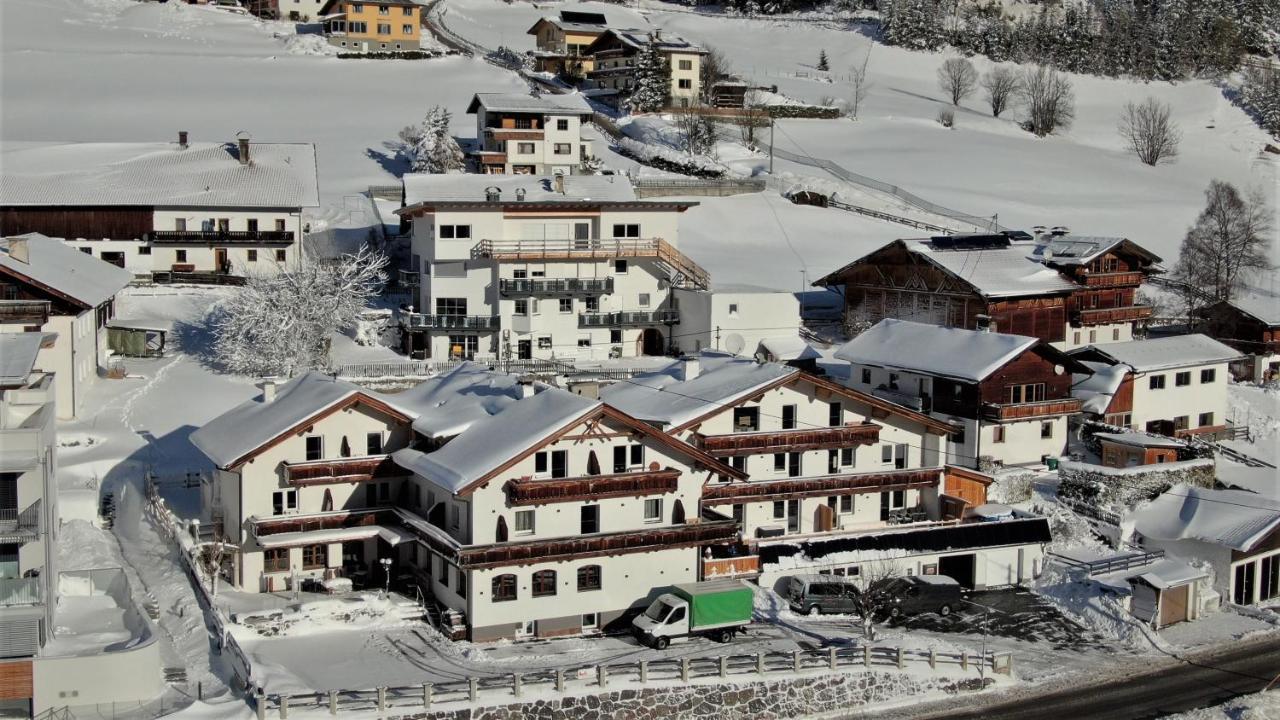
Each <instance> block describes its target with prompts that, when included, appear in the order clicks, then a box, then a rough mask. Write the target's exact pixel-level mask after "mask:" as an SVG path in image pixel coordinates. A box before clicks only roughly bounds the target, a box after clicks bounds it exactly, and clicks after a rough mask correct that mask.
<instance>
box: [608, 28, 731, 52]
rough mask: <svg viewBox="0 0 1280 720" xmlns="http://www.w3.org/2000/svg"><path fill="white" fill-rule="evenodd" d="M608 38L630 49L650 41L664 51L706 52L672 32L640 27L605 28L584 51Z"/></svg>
mask: <svg viewBox="0 0 1280 720" xmlns="http://www.w3.org/2000/svg"><path fill="white" fill-rule="evenodd" d="M610 40H616V41H617V42H618V43H619V44H621V45H624V46H626V47H628V48H631V49H632V50H639V49H641V48H643V47H645V46H646V45H648V44H649V43H650V42H651V41H652V42H653V44H654V45H656V46H657V47H658V50H659V51H660V52H664V53H689V54H695V55H706V54H707V51H706V50H704V49H703V48H702V47H700V46H699V45H696V44H694V43H691V42H689V41H688V40H685V39H684V38H682V37H680V36H679V35H676V34H674V33H670V32H667V31H666V30H657V29H649V30H645V29H641V28H611V29H609V30H606V31H605V32H604V33H603V34H602V35H600V37H598V38H596V39H595V40H594V41H592V43H591V44H590V45H588V46H587V49H586V51H585V52H586V53H587V54H591V53H593V52H595V51H596V50H598V49H599V48H598V47H597V46H603V45H607V44H609V41H610Z"/></svg>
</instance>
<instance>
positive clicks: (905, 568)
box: [760, 543, 1044, 589]
mask: <svg viewBox="0 0 1280 720" xmlns="http://www.w3.org/2000/svg"><path fill="white" fill-rule="evenodd" d="M899 553H901V554H899ZM969 554H972V555H974V556H975V560H974V587H975V588H977V589H983V588H992V587H1001V586H1006V585H1017V584H1019V583H1023V582H1027V581H1029V580H1031V579H1033V578H1035V577H1037V576H1039V574H1040V572H1041V570H1042V569H1043V567H1044V546H1043V545H1040V544H1038V543H1028V544H1026V545H1007V546H1001V547H988V548H977V549H973V550H961V551H945V550H944V551H940V552H921V553H908V552H906V551H886V552H883V553H871V552H861V551H855V552H849V553H834V554H832V555H828V556H827V557H824V558H820V559H818V560H812V561H810V560H800V561H796V560H794V559H792V558H784V559H783V560H782V562H780V563H777V564H768V565H764V566H762V568H761V574H760V586H761V587H775V585H776V584H777V583H778V581H779V580H781V579H783V578H786V577H789V576H792V575H801V574H811V573H815V572H822V571H834V570H836V569H843V570H844V571H845V572H846V574H849V573H851V571H852V569H853V568H864V567H865V568H866V569H867V572H868V573H871V572H873V569H874V571H880V570H881V569H882V568H885V567H887V566H889V567H892V568H893V572H895V573H897V574H901V575H907V574H910V575H922V574H924V566H925V565H934V564H937V563H938V561H939V559H941V558H943V557H948V556H956V555H969Z"/></svg>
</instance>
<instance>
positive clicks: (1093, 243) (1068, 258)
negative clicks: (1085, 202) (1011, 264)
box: [1027, 235, 1161, 266]
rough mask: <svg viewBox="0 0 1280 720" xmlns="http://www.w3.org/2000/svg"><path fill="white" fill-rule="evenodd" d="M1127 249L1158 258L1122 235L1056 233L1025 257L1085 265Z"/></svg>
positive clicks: (1060, 263)
mask: <svg viewBox="0 0 1280 720" xmlns="http://www.w3.org/2000/svg"><path fill="white" fill-rule="evenodd" d="M1120 251H1123V252H1126V253H1129V254H1132V255H1137V256H1138V257H1140V258H1142V259H1143V260H1146V261H1147V262H1149V263H1158V262H1160V259H1161V258H1160V256H1159V255H1156V254H1155V253H1153V252H1151V251H1150V250H1147V249H1146V248H1144V247H1142V246H1141V245H1139V244H1137V243H1135V242H1133V241H1131V240H1129V239H1128V238H1122V237H1094V236H1091V235H1058V236H1053V237H1050V238H1048V240H1047V241H1044V240H1042V241H1041V242H1037V243H1036V245H1035V248H1034V249H1033V250H1032V251H1031V254H1030V255H1028V256H1027V257H1028V258H1029V259H1031V260H1034V261H1035V262H1040V263H1045V264H1051V265H1062V266H1075V265H1088V264H1089V263H1090V262H1093V260H1094V259H1095V258H1098V257H1101V256H1103V255H1105V254H1107V253H1109V252H1120Z"/></svg>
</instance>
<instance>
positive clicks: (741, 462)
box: [729, 455, 747, 473]
mask: <svg viewBox="0 0 1280 720" xmlns="http://www.w3.org/2000/svg"><path fill="white" fill-rule="evenodd" d="M729 467H732V468H733V469H734V470H737V471H738V472H740V473H745V472H746V471H747V456H746V455H735V456H733V457H731V458H729Z"/></svg>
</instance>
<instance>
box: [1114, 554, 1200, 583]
mask: <svg viewBox="0 0 1280 720" xmlns="http://www.w3.org/2000/svg"><path fill="white" fill-rule="evenodd" d="M1206 577H1209V573H1207V572H1205V571H1204V570H1200V569H1198V568H1194V567H1191V566H1190V565H1188V564H1186V563H1184V562H1179V561H1177V560H1171V559H1169V558H1164V559H1163V560H1157V561H1155V562H1153V563H1151V564H1150V565H1147V566H1146V567H1144V568H1142V571H1141V572H1138V573H1134V574H1132V575H1130V576H1129V578H1128V579H1129V580H1142V581H1143V582H1145V583H1147V584H1148V585H1150V586H1151V587H1154V588H1158V589H1160V590H1164V589H1166V588H1171V587H1178V586H1179V585H1186V584H1188V583H1191V582H1195V581H1196V580H1200V579H1202V578H1206Z"/></svg>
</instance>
